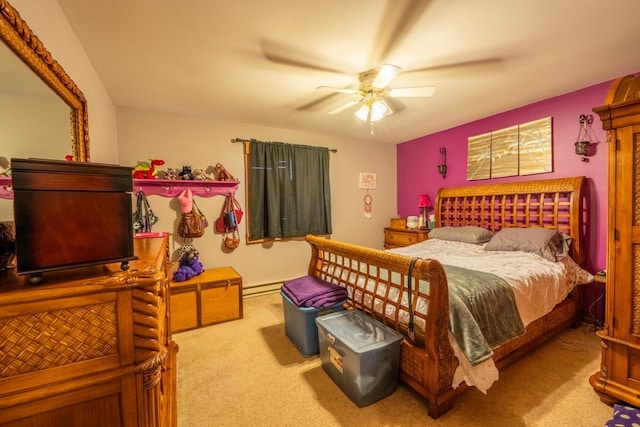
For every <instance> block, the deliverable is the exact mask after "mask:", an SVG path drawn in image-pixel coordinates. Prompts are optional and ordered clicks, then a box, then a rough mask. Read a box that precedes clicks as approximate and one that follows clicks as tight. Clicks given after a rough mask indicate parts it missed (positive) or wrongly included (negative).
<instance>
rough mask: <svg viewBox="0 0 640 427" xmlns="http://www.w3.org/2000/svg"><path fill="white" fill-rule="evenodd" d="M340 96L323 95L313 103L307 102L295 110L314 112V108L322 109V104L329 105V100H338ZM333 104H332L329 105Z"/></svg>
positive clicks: (335, 94)
mask: <svg viewBox="0 0 640 427" xmlns="http://www.w3.org/2000/svg"><path fill="white" fill-rule="evenodd" d="M340 96H341V95H340V94H339V93H335V92H333V93H328V94H325V95H323V96H322V97H320V98H318V99H315V100H313V101H310V102H307V103H306V104H303V105H301V106H299V107H297V108H296V110H298V111H307V110H314V109H316V108H322V106H323V104H326V103H329V102H330V101H331V100H333V99H334V98H336V99H337V98H338V97H340ZM331 104H333V103H331Z"/></svg>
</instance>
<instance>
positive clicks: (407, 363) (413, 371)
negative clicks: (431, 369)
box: [400, 347, 425, 387]
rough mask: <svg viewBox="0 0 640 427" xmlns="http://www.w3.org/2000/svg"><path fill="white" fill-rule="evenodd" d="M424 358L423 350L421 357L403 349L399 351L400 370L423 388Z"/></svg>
mask: <svg viewBox="0 0 640 427" xmlns="http://www.w3.org/2000/svg"><path fill="white" fill-rule="evenodd" d="M424 357H425V356H424V350H423V351H422V354H421V355H420V354H418V353H417V352H415V351H409V350H407V349H406V348H405V347H402V348H401V350H400V370H401V371H402V372H403V373H404V374H406V375H407V376H409V377H411V378H412V379H413V380H414V381H416V382H417V383H418V384H420V385H422V386H423V387H424V386H425V383H424Z"/></svg>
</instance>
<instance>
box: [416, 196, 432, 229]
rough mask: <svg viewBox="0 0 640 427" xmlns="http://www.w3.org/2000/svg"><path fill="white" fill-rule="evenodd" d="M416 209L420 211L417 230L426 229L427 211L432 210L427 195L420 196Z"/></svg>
mask: <svg viewBox="0 0 640 427" xmlns="http://www.w3.org/2000/svg"><path fill="white" fill-rule="evenodd" d="M418 208H419V209H420V218H419V219H418V228H427V211H430V210H432V209H433V204H431V199H430V198H429V195H428V194H421V195H420V199H418Z"/></svg>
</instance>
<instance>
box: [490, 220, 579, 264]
mask: <svg viewBox="0 0 640 427" xmlns="http://www.w3.org/2000/svg"><path fill="white" fill-rule="evenodd" d="M563 236H564V234H563V233H561V232H559V231H558V230H550V229H548V228H542V227H532V228H503V229H502V230H500V231H498V232H497V233H496V234H495V235H494V236H493V237H492V238H491V240H490V241H489V243H487V244H486V245H485V247H484V250H485V251H523V252H531V253H534V254H538V255H540V256H541V257H542V258H544V259H547V260H549V261H552V262H556V261H560V260H561V259H562V258H564V256H565V255H566V254H567V252H568V244H565V239H564V237H563ZM567 237H568V238H569V239H570V237H569V236H567Z"/></svg>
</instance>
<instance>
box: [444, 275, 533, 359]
mask: <svg viewBox="0 0 640 427" xmlns="http://www.w3.org/2000/svg"><path fill="white" fill-rule="evenodd" d="M443 267H444V270H445V272H446V273H447V282H448V283H449V306H450V309H449V319H450V321H451V330H452V332H453V334H454V335H455V337H456V340H457V342H458V345H459V346H460V348H461V349H462V351H463V352H464V354H465V355H466V356H467V358H468V359H469V361H470V362H471V364H472V365H477V364H478V363H480V362H483V361H485V360H487V359H489V358H490V357H491V356H492V355H493V350H492V348H493V347H495V346H498V345H500V344H503V343H505V342H507V341H508V340H510V339H512V338H515V337H519V336H521V335H523V334H524V333H525V329H524V325H523V323H522V319H521V318H520V315H519V314H518V309H517V307H516V302H515V296H514V294H513V290H512V289H511V286H509V284H508V283H507V282H505V281H504V280H503V279H501V278H500V277H498V276H496V275H494V274H491V273H484V272H481V271H475V270H468V269H466V268H462V267H455V266H451V265H444V266H443Z"/></svg>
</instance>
